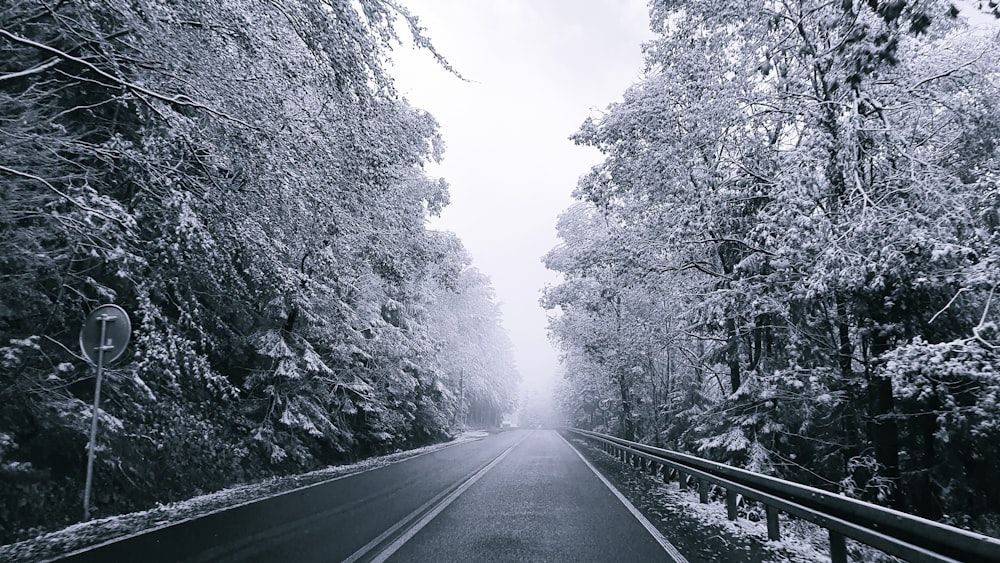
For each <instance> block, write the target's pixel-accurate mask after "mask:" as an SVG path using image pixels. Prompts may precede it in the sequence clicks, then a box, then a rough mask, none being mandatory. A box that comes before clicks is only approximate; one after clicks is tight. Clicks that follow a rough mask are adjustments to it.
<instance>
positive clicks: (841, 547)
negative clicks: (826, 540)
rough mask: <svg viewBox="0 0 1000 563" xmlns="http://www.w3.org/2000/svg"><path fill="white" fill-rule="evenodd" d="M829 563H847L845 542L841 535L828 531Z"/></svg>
mask: <svg viewBox="0 0 1000 563" xmlns="http://www.w3.org/2000/svg"><path fill="white" fill-rule="evenodd" d="M830 563H847V541H846V540H845V538H844V535H843V534H839V533H837V532H834V531H833V530H830Z"/></svg>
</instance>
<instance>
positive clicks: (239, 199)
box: [0, 0, 517, 541]
mask: <svg viewBox="0 0 1000 563" xmlns="http://www.w3.org/2000/svg"><path fill="white" fill-rule="evenodd" d="M397 26H402V27H403V28H409V29H411V30H413V31H414V33H415V34H416V35H415V38H416V43H418V44H420V45H422V46H425V47H428V48H430V47H429V43H428V42H427V40H426V38H423V37H422V36H419V28H418V26H417V25H416V20H415V19H414V18H412V17H411V16H410V15H409V14H408V13H407V12H406V11H405V9H403V8H401V7H399V6H397V5H396V4H395V3H394V2H386V1H382V0H362V1H360V2H347V1H340V0H324V1H321V2H305V1H297V0H293V1H285V2H280V3H274V2H264V1H256V0H223V1H216V0H212V1H204V2H200V1H197V0H192V1H187V2H172V1H165V0H139V1H136V2H124V1H119V0H98V1H95V2H86V3H81V2H42V1H21V2H3V3H0V51H2V52H3V56H2V57H0V201H2V204H0V404H2V406H0V475H2V478H0V539H2V540H4V541H9V540H11V539H13V538H15V537H20V536H22V535H24V534H25V533H30V530H29V528H33V527H36V526H43V527H52V526H58V525H60V524H63V523H68V522H71V521H74V520H76V519H77V518H78V516H79V514H80V513H81V508H80V503H81V499H82V483H83V472H84V459H85V452H86V450H85V446H86V440H87V429H88V425H89V420H90V414H91V413H90V411H91V407H90V406H89V404H90V401H91V397H92V393H93V377H92V376H93V370H92V369H90V368H88V366H87V365H86V364H85V363H84V362H83V361H82V360H81V359H80V358H79V357H77V354H78V352H77V351H76V348H77V344H76V338H77V335H78V331H79V329H80V323H81V322H82V319H83V318H84V316H85V315H86V313H87V312H88V311H90V310H91V309H92V308H93V307H94V306H96V305H97V304H99V303H104V302H114V303H117V304H119V305H121V306H122V307H124V308H125V309H126V310H127V311H128V312H129V314H130V315H131V318H132V325H133V327H134V331H135V332H134V336H133V341H132V344H131V346H130V349H129V351H128V352H127V354H126V356H125V357H124V358H123V359H122V360H121V361H119V362H118V363H117V364H116V365H114V366H112V369H110V370H109V371H108V374H107V381H106V383H105V387H104V390H103V400H102V408H101V413H100V424H101V426H100V432H99V438H98V440H99V443H98V448H99V453H98V459H97V466H96V469H95V475H96V480H95V486H94V492H95V504H96V507H95V508H96V514H98V515H102V514H105V515H106V514H109V513H113V512H118V511H123V510H129V509H135V508H139V507H147V506H151V505H152V504H154V503H156V502H167V501H171V500H176V499H180V498H185V497H187V496H190V495H192V494H195V493H198V492H204V491H209V490H213V489H216V488H219V487H221V486H224V485H228V484H231V483H234V482H237V481H241V480H246V479H251V478H256V477H260V476H264V475H270V474H276V473H288V472H294V471H302V470H306V469H311V468H315V467H318V466H321V465H324V464H329V463H334V462H338V461H343V460H349V459H353V458H355V457H357V456H361V455H368V454H372V453H377V452H382V451H390V450H394V449H396V448H401V447H408V446H412V445H416V444H422V443H426V442H428V441H431V440H436V439H439V438H441V437H442V436H444V435H445V434H446V433H447V432H448V431H449V430H450V429H452V428H455V427H456V425H458V424H460V423H461V422H462V421H465V420H469V413H470V411H471V412H475V413H477V416H476V417H475V421H476V422H482V423H488V422H490V421H492V420H495V419H497V418H498V417H499V413H501V412H503V411H505V410H508V409H510V408H511V407H512V406H513V399H512V396H513V393H514V391H513V390H514V388H515V386H516V383H517V374H516V370H515V368H514V366H513V362H512V360H511V357H512V355H511V351H510V346H509V341H507V340H506V336H505V335H504V333H503V330H502V329H501V328H500V324H499V323H500V321H499V312H498V311H497V308H496V305H495V304H494V303H493V301H492V293H491V289H490V285H489V281H488V280H487V279H486V278H485V277H484V276H482V275H481V274H478V273H476V272H475V271H474V270H473V269H471V267H470V265H469V259H468V258H467V256H466V254H465V251H464V250H463V249H462V246H461V243H460V242H459V241H458V240H457V239H456V238H455V237H454V236H453V235H451V234H449V233H440V232H434V231H429V230H427V229H426V227H425V219H426V218H427V216H428V214H436V213H438V212H440V210H441V209H442V207H443V206H445V205H446V204H447V202H448V193H447V186H446V185H445V184H444V182H443V181H440V180H436V179H433V178H429V177H428V176H427V175H426V174H424V172H423V168H422V167H423V165H424V163H427V162H430V161H433V160H436V159H438V158H439V157H440V155H441V150H442V143H441V140H440V138H439V136H438V133H437V124H436V123H435V121H434V119H433V118H432V117H431V116H430V115H428V114H427V113H425V112H423V111H421V110H418V109H416V108H413V107H411V106H409V105H408V104H407V103H406V102H405V101H403V100H401V99H400V98H399V96H397V95H396V93H395V92H394V90H393V86H392V81H391V79H390V77H389V76H388V75H387V73H386V71H385V69H384V66H383V65H384V61H385V60H386V56H387V53H388V50H389V48H390V46H391V45H392V44H394V42H396V41H397V38H396V31H395V30H396V29H397ZM435 55H436V53H435ZM438 58H439V60H440V61H441V62H442V63H443V64H445V65H446V63H444V61H443V59H441V58H440V57H438ZM453 319H458V320H459V321H460V322H462V323H466V324H463V325H461V326H460V325H457V324H456V322H453ZM19 530H20V531H19Z"/></svg>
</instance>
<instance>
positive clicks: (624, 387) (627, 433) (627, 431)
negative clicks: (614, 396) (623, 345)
mask: <svg viewBox="0 0 1000 563" xmlns="http://www.w3.org/2000/svg"><path fill="white" fill-rule="evenodd" d="M618 391H619V392H620V393H621V399H622V438H625V439H626V440H631V441H635V425H634V423H633V421H632V390H631V389H629V385H628V381H627V380H626V377H625V373H623V371H622V370H621V369H620V368H619V371H618Z"/></svg>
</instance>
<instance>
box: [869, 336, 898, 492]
mask: <svg viewBox="0 0 1000 563" xmlns="http://www.w3.org/2000/svg"><path fill="white" fill-rule="evenodd" d="M877 330H878V329H876V332H875V334H874V335H873V336H872V344H871V355H872V359H875V358H878V357H879V356H880V355H881V354H882V353H884V352H885V351H886V350H887V349H888V347H889V343H888V342H887V340H886V338H885V336H884V335H882V334H879V333H878V332H877ZM867 371H868V373H867V376H868V414H869V417H870V419H871V425H870V430H869V441H870V442H871V443H872V445H873V447H874V449H875V461H877V462H878V463H879V464H880V465H881V466H882V467H884V468H885V474H884V476H885V477H886V478H887V479H889V480H890V481H892V484H893V487H892V490H891V491H890V493H889V498H888V499H887V504H888V505H889V506H891V507H893V508H896V509H900V510H902V508H903V504H904V502H903V500H904V499H903V494H902V491H901V490H900V488H899V429H898V427H897V425H896V421H895V420H893V419H892V418H891V415H892V413H893V400H892V381H891V380H890V379H888V378H885V377H879V376H878V375H877V374H875V373H874V369H873V368H872V367H871V366H869V367H868V368H867Z"/></svg>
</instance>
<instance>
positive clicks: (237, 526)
mask: <svg viewBox="0 0 1000 563" xmlns="http://www.w3.org/2000/svg"><path fill="white" fill-rule="evenodd" d="M609 487H610V486H609V485H607V484H606V483H605V482H604V481H603V478H601V477H599V476H598V475H597V474H596V472H595V471H594V470H593V469H592V468H591V467H590V466H589V464H588V463H587V462H586V461H584V460H583V458H582V457H581V456H580V455H579V454H577V453H576V450H574V449H573V448H572V446H570V445H569V444H568V443H567V442H566V441H565V440H563V438H562V437H561V436H560V435H559V434H558V433H556V432H555V431H551V430H517V431H510V432H503V433H500V434H494V435H491V436H489V437H488V438H485V439H482V440H478V441H474V442H466V443H461V444H456V445H454V446H450V447H447V448H444V449H440V450H437V451H434V452H431V453H427V454H422V455H419V456H416V457H413V458H410V459H407V460H404V461H401V462H398V463H394V464H392V465H388V466H385V467H381V468H379V469H374V470H371V471H366V472H363V473H358V474H355V475H349V476H346V477H341V478H339V479H335V480H333V481H328V482H325V483H320V484H317V485H313V486H311V487H307V488H304V489H299V490H296V491H292V492H289V493H285V494H282V495H279V496H276V497H272V498H269V499H265V500H262V501H258V502H254V503H251V504H248V505H244V506H240V507H236V508H233V509H230V510H226V511H224V512H218V513H215V514H211V515H208V516H205V517H202V518H198V519H195V520H191V521H188V522H183V523H180V524H177V525H174V526H170V527H167V528H163V529H160V530H156V531H153V532H150V533H145V534H140V535H138V536H135V537H132V538H129V539H126V540H122V541H118V542H113V543H110V544H107V545H104V546H102V547H100V548H97V549H94V550H91V551H87V552H82V553H77V554H74V555H73V556H71V557H68V558H66V559H64V560H65V561H74V562H84V561H86V562H90V561H95V562H96V561H100V562H109V561H143V562H155V561H165V562H167V561H169V562H174V561H198V562H203V561H204V562H207V561H253V562H268V563H272V562H284V561H288V562H296V563H297V562H311V561H349V562H355V561H364V562H367V561H377V562H382V561H390V562H393V563H397V562H405V561H429V562H435V563H436V562H442V563H444V562H463V563H466V562H470V563H471V562H479V561H573V562H585V561H643V562H646V561H650V562H652V561H683V558H681V557H679V554H676V551H675V550H674V549H673V547H672V546H671V545H670V544H669V543H667V542H666V541H665V540H663V538H662V536H660V535H659V533H658V532H656V531H655V530H654V529H653V528H652V526H651V525H649V523H648V522H645V521H644V519H642V518H641V516H639V515H638V513H637V512H636V511H635V509H634V508H631V505H627V501H623V499H620V498H619V496H618V495H617V494H616V492H615V491H613V490H612V489H611V488H609ZM671 553H673V554H674V555H673V556H672V555H671Z"/></svg>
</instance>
